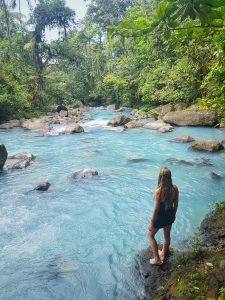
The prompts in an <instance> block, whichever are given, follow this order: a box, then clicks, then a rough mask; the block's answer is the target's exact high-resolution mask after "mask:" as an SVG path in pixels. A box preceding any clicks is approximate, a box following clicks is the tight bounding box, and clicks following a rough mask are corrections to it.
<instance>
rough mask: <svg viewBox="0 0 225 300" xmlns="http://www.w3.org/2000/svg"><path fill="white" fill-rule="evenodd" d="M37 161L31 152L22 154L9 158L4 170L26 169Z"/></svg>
mask: <svg viewBox="0 0 225 300" xmlns="http://www.w3.org/2000/svg"><path fill="white" fill-rule="evenodd" d="M34 159H35V156H33V154H31V153H30V152H20V153H18V154H15V155H11V156H8V159H7V160H6V163H5V166H4V168H5V169H6V170H16V169H25V168H27V167H28V166H29V165H30V164H31V162H32V161H33V160H34Z"/></svg>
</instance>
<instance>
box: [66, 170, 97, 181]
mask: <svg viewBox="0 0 225 300" xmlns="http://www.w3.org/2000/svg"><path fill="white" fill-rule="evenodd" d="M97 175H98V171H96V170H92V169H84V170H80V171H78V172H75V173H73V174H72V176H71V178H72V179H75V180H80V179H92V178H93V177H95V176H97Z"/></svg>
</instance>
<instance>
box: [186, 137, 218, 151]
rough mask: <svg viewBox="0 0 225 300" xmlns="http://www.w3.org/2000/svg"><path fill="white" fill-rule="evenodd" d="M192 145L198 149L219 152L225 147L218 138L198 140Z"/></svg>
mask: <svg viewBox="0 0 225 300" xmlns="http://www.w3.org/2000/svg"><path fill="white" fill-rule="evenodd" d="M191 146H192V149H194V150H197V151H208V152H217V151H220V150H223V149H224V146H223V144H222V143H221V142H219V141H216V140H202V141H196V142H194V143H193V144H192V145H191Z"/></svg>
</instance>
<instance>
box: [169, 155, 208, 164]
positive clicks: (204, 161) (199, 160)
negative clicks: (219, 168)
mask: <svg viewBox="0 0 225 300" xmlns="http://www.w3.org/2000/svg"><path fill="white" fill-rule="evenodd" d="M166 162H168V163H169V164H174V165H189V166H211V165H212V164H211V163H210V159H209V158H205V157H198V158H195V159H193V160H184V159H177V158H168V159H166Z"/></svg>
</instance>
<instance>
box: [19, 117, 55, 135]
mask: <svg viewBox="0 0 225 300" xmlns="http://www.w3.org/2000/svg"><path fill="white" fill-rule="evenodd" d="M50 123H51V118H49V117H47V116H45V117H41V118H32V119H30V120H25V121H24V122H23V123H22V128H24V129H26V130H33V131H38V132H43V133H46V132H49V131H50V130H51V126H50Z"/></svg>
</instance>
